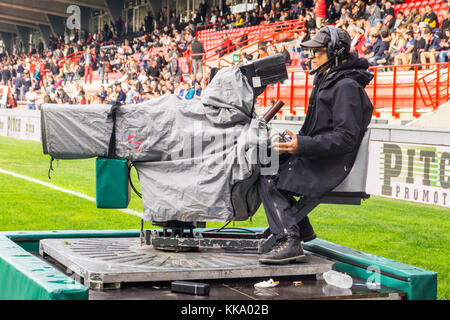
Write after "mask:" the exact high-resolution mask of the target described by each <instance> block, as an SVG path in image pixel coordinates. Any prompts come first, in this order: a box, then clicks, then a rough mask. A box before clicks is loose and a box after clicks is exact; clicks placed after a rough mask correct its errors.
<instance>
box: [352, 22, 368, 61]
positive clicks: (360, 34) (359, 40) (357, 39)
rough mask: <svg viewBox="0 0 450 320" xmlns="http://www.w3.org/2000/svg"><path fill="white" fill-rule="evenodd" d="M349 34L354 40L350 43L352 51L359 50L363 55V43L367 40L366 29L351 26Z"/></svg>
mask: <svg viewBox="0 0 450 320" xmlns="http://www.w3.org/2000/svg"><path fill="white" fill-rule="evenodd" d="M349 35H350V37H351V38H352V42H351V44H350V51H357V52H358V54H359V55H363V54H364V51H363V49H362V48H363V45H364V42H365V41H366V38H365V37H364V30H363V29H361V28H358V27H355V28H351V29H350V30H349Z"/></svg>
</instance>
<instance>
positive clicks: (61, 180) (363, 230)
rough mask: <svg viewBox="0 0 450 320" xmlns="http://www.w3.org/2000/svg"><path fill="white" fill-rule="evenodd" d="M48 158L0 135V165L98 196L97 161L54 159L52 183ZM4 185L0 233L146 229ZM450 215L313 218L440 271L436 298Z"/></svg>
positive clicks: (399, 206)
mask: <svg viewBox="0 0 450 320" xmlns="http://www.w3.org/2000/svg"><path fill="white" fill-rule="evenodd" d="M49 163H50V158H49V157H48V156H45V155H43V153H42V146H41V144H40V143H36V142H30V141H22V140H16V139H12V138H4V137H0V169H3V170H7V171H11V172H14V173H17V174H20V175H24V176H27V177H30V178H34V179H38V180H40V181H44V182H50V183H52V184H54V185H56V186H59V187H62V188H65V189H70V190H73V191H77V192H80V193H83V194H86V195H88V196H91V197H95V160H94V159H89V160H67V161H59V165H57V163H56V162H54V163H53V167H54V171H53V172H52V174H51V177H52V178H51V180H49V179H48V176H47V174H48V169H49ZM135 181H136V183H137V180H136V179H135ZM0 185H1V186H2V187H1V192H0V231H7V230H80V229H84V230H89V229H91V230H95V229H138V228H139V226H140V219H139V218H138V217H136V216H133V215H128V214H125V213H122V212H120V211H118V210H101V209H97V208H96V206H95V203H94V202H91V201H88V200H85V199H82V198H79V197H77V196H74V195H70V194H66V193H63V192H60V191H56V190H53V189H50V188H48V187H45V186H42V185H39V184H37V183H33V182H29V181H26V180H24V179H20V178H16V177H12V176H10V175H7V174H2V173H0ZM129 208H130V209H133V210H136V211H142V203H141V201H140V199H139V198H138V197H137V196H134V195H133V197H132V201H131V203H130V206H129ZM449 214H450V210H449V209H446V208H442V207H437V206H432V205H422V204H417V203H412V202H406V201H397V200H392V199H387V198H381V197H372V198H370V199H369V200H367V201H365V202H364V203H363V205H362V206H339V205H320V206H319V207H318V208H317V209H316V210H314V212H313V213H312V214H310V215H309V217H310V219H311V221H312V224H313V225H314V227H315V230H316V233H317V234H318V236H319V237H320V238H322V239H325V240H329V241H332V242H335V243H339V244H341V245H344V246H348V247H351V248H354V249H357V250H361V251H364V252H368V253H372V254H375V255H379V256H383V257H386V258H389V259H393V260H396V261H399V262H403V263H406V264H410V265H413V266H416V267H420V268H424V269H427V270H432V271H435V272H437V273H438V299H450V283H449V280H450V274H449V272H450V268H449V266H448V259H449V256H450V247H449V243H450V234H449V227H450V217H449ZM219 225H222V223H215V224H213V223H210V224H208V226H219ZM236 225H237V226H252V227H262V226H266V225H267V222H266V219H265V215H264V209H263V208H262V207H261V208H260V209H259V210H258V212H257V213H256V215H255V216H254V218H253V221H252V222H250V221H246V222H241V223H236ZM145 227H146V228H150V227H151V224H150V223H146V224H145Z"/></svg>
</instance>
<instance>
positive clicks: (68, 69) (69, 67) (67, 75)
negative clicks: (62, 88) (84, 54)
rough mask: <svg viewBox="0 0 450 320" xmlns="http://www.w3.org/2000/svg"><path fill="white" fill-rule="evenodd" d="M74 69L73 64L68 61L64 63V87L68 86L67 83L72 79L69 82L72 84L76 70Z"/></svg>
mask: <svg viewBox="0 0 450 320" xmlns="http://www.w3.org/2000/svg"><path fill="white" fill-rule="evenodd" d="M73 69H74V66H73V62H69V61H66V62H65V63H64V67H63V70H64V85H66V82H67V80H69V79H70V80H69V81H70V83H72V81H73V76H74V70H73Z"/></svg>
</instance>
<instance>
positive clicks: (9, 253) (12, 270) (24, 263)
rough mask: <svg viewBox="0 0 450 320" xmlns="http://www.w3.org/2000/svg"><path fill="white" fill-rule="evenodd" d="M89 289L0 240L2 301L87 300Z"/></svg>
mask: <svg viewBox="0 0 450 320" xmlns="http://www.w3.org/2000/svg"><path fill="white" fill-rule="evenodd" d="M88 292H89V291H88V288H87V287H85V286H83V285H81V284H79V283H78V282H76V281H75V280H73V279H71V278H69V277H67V276H66V275H64V274H63V273H61V272H60V271H58V270H56V269H55V268H53V267H51V266H49V265H48V264H47V263H46V262H45V261H42V260H40V259H39V258H37V257H35V256H33V255H32V254H30V253H28V252H26V251H25V250H23V249H22V248H21V247H20V246H18V245H17V244H15V243H14V242H12V241H11V240H9V239H8V238H7V237H4V236H0V299H1V300H87V299H88V297H89V293H88Z"/></svg>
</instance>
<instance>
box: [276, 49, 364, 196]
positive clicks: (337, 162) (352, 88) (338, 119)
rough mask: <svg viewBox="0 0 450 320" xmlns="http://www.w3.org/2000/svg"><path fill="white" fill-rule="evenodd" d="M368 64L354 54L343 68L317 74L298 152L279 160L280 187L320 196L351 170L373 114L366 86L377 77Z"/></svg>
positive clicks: (300, 133)
mask: <svg viewBox="0 0 450 320" xmlns="http://www.w3.org/2000/svg"><path fill="white" fill-rule="evenodd" d="M368 67H369V63H368V61H367V60H366V59H359V58H357V55H355V54H352V55H351V56H350V58H349V59H348V60H347V61H346V62H344V63H343V64H342V65H341V66H340V67H338V68H335V69H332V70H331V71H329V72H328V73H326V74H318V75H316V77H315V79H314V87H313V91H312V93H311V97H310V100H309V106H308V112H307V115H306V118H305V122H304V124H303V126H302V128H301V130H300V132H299V134H298V135H297V139H298V154H295V155H290V156H289V157H287V159H286V156H284V158H283V157H282V158H281V159H280V160H281V161H280V170H279V172H280V178H279V180H278V184H277V187H278V188H279V189H282V190H286V191H289V192H292V193H294V194H297V195H303V196H305V197H308V198H320V197H321V196H323V195H324V194H325V193H326V192H329V191H331V190H333V189H334V188H335V187H336V186H337V185H339V184H340V183H341V182H342V181H343V180H344V178H345V177H346V176H347V174H348V173H349V172H350V169H351V168H352V166H353V163H354V161H355V157H356V153H357V152H358V147H359V145H360V143H361V140H362V138H363V136H364V133H365V131H366V129H367V126H368V125H369V123H370V120H371V118H372V112H373V105H372V103H371V101H370V99H369V97H368V96H367V94H366V92H365V90H364V87H365V86H366V85H367V84H368V83H369V82H370V81H371V79H372V77H373V75H372V74H371V73H370V72H368V71H367V69H368Z"/></svg>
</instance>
